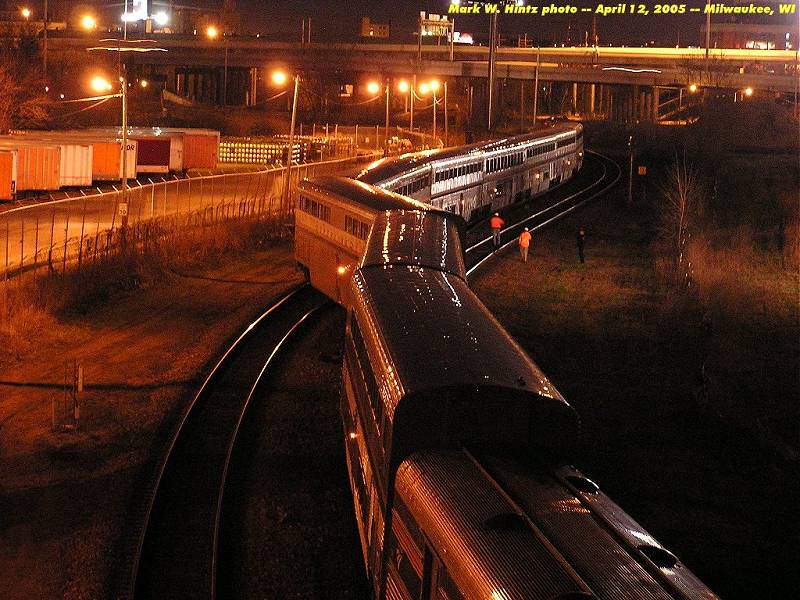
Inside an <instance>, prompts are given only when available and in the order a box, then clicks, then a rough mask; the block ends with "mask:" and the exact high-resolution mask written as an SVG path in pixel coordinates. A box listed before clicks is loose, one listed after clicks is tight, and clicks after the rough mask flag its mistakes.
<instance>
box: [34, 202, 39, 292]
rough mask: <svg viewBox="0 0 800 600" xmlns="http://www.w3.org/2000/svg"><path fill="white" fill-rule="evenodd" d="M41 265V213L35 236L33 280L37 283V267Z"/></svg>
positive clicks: (37, 217)
mask: <svg viewBox="0 0 800 600" xmlns="http://www.w3.org/2000/svg"><path fill="white" fill-rule="evenodd" d="M38 265H39V215H38V214H37V215H36V231H35V232H34V238H33V282H34V283H36V267H37V266H38Z"/></svg>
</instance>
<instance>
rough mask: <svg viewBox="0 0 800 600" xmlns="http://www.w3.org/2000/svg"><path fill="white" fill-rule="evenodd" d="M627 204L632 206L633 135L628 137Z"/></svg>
mask: <svg viewBox="0 0 800 600" xmlns="http://www.w3.org/2000/svg"><path fill="white" fill-rule="evenodd" d="M628 204H633V135H630V136H628Z"/></svg>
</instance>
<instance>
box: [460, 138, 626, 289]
mask: <svg viewBox="0 0 800 600" xmlns="http://www.w3.org/2000/svg"><path fill="white" fill-rule="evenodd" d="M590 157H591V159H592V161H591V162H590V161H588V160H586V161H584V167H583V169H581V172H580V173H579V174H578V175H577V176H576V177H575V178H573V179H571V180H569V181H568V182H566V183H564V184H562V185H560V186H558V188H555V189H554V190H553V191H552V192H551V193H548V194H547V196H546V198H547V199H548V203H547V205H542V204H541V196H537V197H534V198H532V199H531V200H527V201H525V202H522V203H519V204H515V205H512V206H510V207H508V209H506V211H505V212H506V215H505V216H506V219H507V220H509V221H512V220H513V222H512V223H511V224H510V225H507V226H506V227H505V228H504V229H503V230H502V233H501V246H500V249H501V250H502V249H503V248H505V247H507V246H509V245H511V244H513V243H514V242H516V240H517V236H518V235H519V234H520V232H521V231H522V228H523V227H526V226H527V227H528V229H530V230H531V231H537V230H539V229H541V228H543V227H546V226H547V225H549V224H551V223H554V222H555V221H557V220H559V219H561V218H563V217H565V216H567V215H569V214H570V213H571V212H573V211H574V210H576V209H577V208H579V207H581V206H583V205H584V204H586V203H587V202H589V201H591V200H593V199H595V198H597V197H598V196H600V195H602V194H604V193H606V192H607V191H608V190H610V189H611V188H612V187H614V186H615V185H616V184H617V182H618V181H619V179H620V177H621V176H622V169H620V167H619V165H618V164H617V163H616V162H615V161H613V160H612V159H610V158H608V157H607V156H604V155H602V154H598V153H597V152H592V151H590V150H588V151H587V152H586V158H587V159H588V158H590ZM587 163H588V164H587ZM531 211H533V212H531ZM468 237H469V238H472V239H471V240H470V241H471V243H470V244H469V245H468V246H467V248H466V250H465V251H464V252H465V254H466V262H467V268H468V270H467V275H471V274H472V273H473V272H475V271H476V270H477V269H478V268H479V267H480V266H481V265H483V264H484V263H485V262H486V261H487V260H489V258H491V257H492V256H494V253H495V250H494V249H493V248H492V245H491V241H492V236H491V233H490V232H489V230H488V224H487V223H486V222H483V223H479V224H478V225H477V226H476V227H475V228H473V229H472V230H471V231H470V232H469V236H468ZM476 238H477V239H476Z"/></svg>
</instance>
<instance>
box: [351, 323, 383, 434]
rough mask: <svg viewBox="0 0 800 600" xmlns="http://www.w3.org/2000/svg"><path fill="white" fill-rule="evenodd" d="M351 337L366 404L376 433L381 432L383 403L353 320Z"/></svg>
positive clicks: (359, 332) (359, 333)
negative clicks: (364, 389) (366, 400)
mask: <svg viewBox="0 0 800 600" xmlns="http://www.w3.org/2000/svg"><path fill="white" fill-rule="evenodd" d="M350 329H351V332H352V336H353V345H354V346H355V347H356V356H357V357H358V362H359V364H360V366H361V372H362V373H363V374H364V383H365V384H366V387H367V394H368V395H369V398H368V402H369V405H370V408H372V413H373V416H374V419H375V424H376V426H377V428H378V433H381V432H382V431H383V402H382V401H381V396H380V393H379V392H378V383H377V382H376V381H375V374H374V373H373V372H372V368H371V366H370V362H369V356H368V355H367V346H366V344H364V338H363V337H362V336H361V329H360V328H359V327H358V323H357V322H356V320H355V319H354V320H353V322H352V325H351V327H350Z"/></svg>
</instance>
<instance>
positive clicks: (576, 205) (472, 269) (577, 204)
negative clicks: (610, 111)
mask: <svg viewBox="0 0 800 600" xmlns="http://www.w3.org/2000/svg"><path fill="white" fill-rule="evenodd" d="M589 153H591V154H593V155H595V156H597V157H599V158H601V159H602V160H604V161H607V162H606V163H604V164H603V173H602V175H601V176H600V177H599V178H598V179H597V180H596V181H594V182H592V183H591V184H590V185H588V186H586V187H585V188H583V189H581V190H579V191H578V192H575V193H574V194H571V195H569V196H567V197H566V198H564V199H562V200H560V201H558V202H556V203H555V204H552V205H551V206H548V207H546V208H543V209H542V210H540V211H538V212H536V213H534V214H532V215H529V216H527V217H525V218H524V219H521V220H520V221H517V222H516V223H514V224H513V225H509V226H508V227H506V228H505V229H503V230H502V232H501V235H502V233H505V232H507V231H510V230H512V229H515V228H519V227H521V226H522V225H524V224H525V223H528V222H530V221H532V220H533V219H535V218H537V217H541V216H542V215H544V214H546V213H548V212H551V211H552V210H553V209H555V208H557V207H559V206H561V205H563V204H564V203H565V202H568V201H570V200H575V199H576V198H578V197H580V196H582V195H584V194H586V193H587V192H589V191H591V190H592V189H593V188H595V187H597V186H598V185H600V184H602V183H603V181H604V180H605V179H606V177H607V175H608V166H609V163H610V164H611V165H613V166H614V167H615V168H616V171H617V173H616V176H615V177H614V178H613V180H612V181H611V182H610V183H608V184H606V185H605V186H604V187H603V188H602V189H599V190H597V191H596V192H594V193H593V194H592V195H590V196H588V197H586V198H583V199H582V200H580V201H578V202H575V203H574V204H572V205H570V206H568V207H567V208H565V209H564V210H562V211H561V212H559V213H557V214H555V215H553V216H552V217H550V218H548V219H546V220H545V221H542V222H541V223H538V224H537V225H534V226H532V227H531V229H532V230H533V231H537V230H539V229H542V228H543V227H545V226H547V225H549V224H551V223H553V222H555V221H557V220H559V219H561V218H563V217H565V216H567V215H568V214H570V213H571V212H572V211H574V210H576V209H577V208H579V207H581V206H583V205H584V204H586V203H587V202H589V201H590V200H593V199H594V198H597V197H598V196H600V195H602V194H604V193H606V192H607V191H608V190H610V189H611V188H612V187H614V186H615V185H616V184H617V182H618V181H619V179H620V177H621V176H622V169H621V168H620V167H619V165H618V164H617V163H616V161H614V160H612V159H611V158H609V157H607V156H605V155H603V154H599V153H597V152H592V151H587V154H589ZM491 239H492V236H489V237H487V238H484V239H482V240H481V241H480V242H477V243H475V244H473V245H472V246H470V247H468V248H467V249H466V250H465V251H464V253H465V254H467V253H469V252H471V251H473V250H475V249H476V248H478V247H479V246H481V245H483V244H485V243H487V242H488V241H490V240H491ZM516 241H517V239H516V237H512V238H511V239H510V240H509V241H507V242H505V243H504V244H501V245H500V247H499V248H497V249H496V250H494V251H492V252H490V253H489V254H487V255H486V256H484V257H482V258H480V259H479V260H478V261H477V262H476V263H475V264H473V265H472V266H471V267H469V269H468V270H467V275H468V276H469V275H472V274H473V273H474V272H475V271H476V270H477V269H478V268H479V267H481V266H482V265H483V264H484V263H485V262H486V261H488V260H489V259H490V258H492V257H493V256H495V254H497V252H499V251H500V250H503V249H505V248H507V247H508V246H510V245H511V244H513V243H514V242H516Z"/></svg>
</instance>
